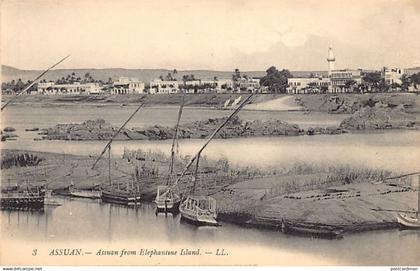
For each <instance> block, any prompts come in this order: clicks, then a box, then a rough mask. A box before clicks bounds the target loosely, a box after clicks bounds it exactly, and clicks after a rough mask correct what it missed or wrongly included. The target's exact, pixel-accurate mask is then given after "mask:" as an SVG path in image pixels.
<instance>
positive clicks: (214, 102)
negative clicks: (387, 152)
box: [2, 93, 420, 114]
mask: <svg viewBox="0 0 420 271" xmlns="http://www.w3.org/2000/svg"><path fill="white" fill-rule="evenodd" d="M247 95H249V94H246V93H241V94H228V93H217V94H187V95H185V106H192V107H205V108H206V107H207V108H213V107H214V108H223V107H224V105H225V103H226V101H227V100H230V101H233V100H234V99H237V98H239V97H240V96H242V98H244V97H246V96H247ZM182 96H183V94H165V95H145V94H138V95H105V94H104V95H21V96H19V97H17V98H16V100H15V101H14V102H13V103H12V104H11V105H14V104H30V105H35V104H37V105H43V106H55V105H57V104H92V105H95V104H97V105H115V104H118V105H130V104H139V103H142V102H145V103H146V105H147V106H167V105H174V106H178V105H179V104H180V102H181V97H182ZM11 97H12V96H11V95H3V96H2V101H3V102H5V101H7V100H9V99H10V98H11ZM377 102H380V103H383V104H387V105H390V106H399V105H401V106H403V107H404V108H405V109H406V110H407V112H408V113H420V96H419V95H416V94H411V93H375V94H373V93H372V94H371V93H367V94H305V95H303V94H297V95H288V94H255V95H254V97H253V98H252V100H251V101H250V104H249V105H248V106H247V107H246V108H245V109H247V110H271V111H278V110H303V111H309V112H325V113H330V114H353V113H354V112H356V111H357V110H358V109H359V108H361V107H365V106H368V105H372V104H373V105H374V104H375V103H377Z"/></svg>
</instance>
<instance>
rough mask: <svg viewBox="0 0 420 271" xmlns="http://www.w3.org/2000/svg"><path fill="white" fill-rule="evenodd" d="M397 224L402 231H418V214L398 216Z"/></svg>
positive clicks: (419, 220)
mask: <svg viewBox="0 0 420 271" xmlns="http://www.w3.org/2000/svg"><path fill="white" fill-rule="evenodd" d="M397 222H398V225H399V226H400V228H402V229H413V230H420V218H419V215H418V213H417V214H412V215H411V216H410V215H409V214H406V213H404V214H398V216H397Z"/></svg>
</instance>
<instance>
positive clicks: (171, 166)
mask: <svg viewBox="0 0 420 271" xmlns="http://www.w3.org/2000/svg"><path fill="white" fill-rule="evenodd" d="M184 99H185V94H184V95H182V100H181V106H180V107H179V111H178V120H177V122H176V125H175V132H174V137H173V140H172V147H171V162H170V164H169V178H168V180H167V181H166V185H170V184H171V183H172V178H173V172H174V160H175V144H177V140H178V128H179V121H180V120H181V115H182V109H183V108H184Z"/></svg>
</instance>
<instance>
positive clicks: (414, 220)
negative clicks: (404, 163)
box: [397, 173, 420, 230]
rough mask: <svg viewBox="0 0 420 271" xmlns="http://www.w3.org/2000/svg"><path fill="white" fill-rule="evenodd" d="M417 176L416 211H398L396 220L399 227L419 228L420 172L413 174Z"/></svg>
mask: <svg viewBox="0 0 420 271" xmlns="http://www.w3.org/2000/svg"><path fill="white" fill-rule="evenodd" d="M414 176H417V178H418V184H417V211H413V212H411V211H410V212H405V213H398V215H397V222H398V225H399V227H400V228H401V229H411V230H420V174H418V173H417V174H414Z"/></svg>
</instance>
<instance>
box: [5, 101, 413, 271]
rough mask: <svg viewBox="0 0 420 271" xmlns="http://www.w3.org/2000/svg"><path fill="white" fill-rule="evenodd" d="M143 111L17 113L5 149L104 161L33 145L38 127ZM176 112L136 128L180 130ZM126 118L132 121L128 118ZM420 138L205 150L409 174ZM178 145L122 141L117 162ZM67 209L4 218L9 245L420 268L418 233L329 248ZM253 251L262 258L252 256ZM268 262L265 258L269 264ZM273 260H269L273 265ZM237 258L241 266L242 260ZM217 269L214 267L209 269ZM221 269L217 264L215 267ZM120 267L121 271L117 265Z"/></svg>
mask: <svg viewBox="0 0 420 271" xmlns="http://www.w3.org/2000/svg"><path fill="white" fill-rule="evenodd" d="M133 109H134V107H131V106H130V107H119V106H110V107H95V106H79V105H77V106H64V107H37V108H35V109H34V108H31V107H29V106H11V107H9V108H8V110H6V112H5V114H3V116H2V127H5V126H13V127H15V128H16V129H17V134H18V135H19V136H20V137H19V138H18V140H16V141H8V142H2V143H1V148H2V149H6V148H7V149H23V150H36V151H50V152H57V153H68V154H84V155H97V154H98V153H99V152H100V151H101V149H102V148H103V147H104V144H105V142H103V141H90V142H86V141H85V142H83V141H81V142H75V141H72V142H70V141H33V138H35V137H37V134H36V133H33V132H25V131H24V129H25V128H30V127H50V126H53V125H55V124H56V123H60V122H61V123H67V122H70V121H73V122H80V121H84V120H87V119H93V118H98V117H101V118H104V119H106V120H108V121H110V122H111V123H112V124H114V125H119V124H120V123H121V122H123V121H124V118H126V116H128V115H129V114H130V112H131V111H132V110H133ZM176 111H177V108H176V107H165V108H145V109H144V110H143V111H140V112H139V115H138V116H136V118H135V119H134V120H133V122H132V123H131V124H130V126H144V125H150V124H156V123H159V124H163V125H172V124H173V122H174V121H175V118H176ZM122 112H123V113H124V114H125V115H124V114H123V113H122ZM227 114H228V112H227V111H219V110H212V109H192V108H187V109H186V110H185V111H184V116H185V118H184V120H183V121H184V122H189V121H194V120H199V119H206V118H209V117H220V116H225V115H227ZM240 117H242V118H244V119H269V118H278V119H282V120H286V121H289V122H294V123H298V124H299V125H301V126H302V127H309V126H330V125H337V124H338V123H339V122H340V120H341V119H342V118H343V116H331V115H326V114H315V115H312V114H311V115H304V114H303V113H302V112H260V111H243V112H241V115H240ZM419 135H420V133H419V132H417V131H392V132H386V133H379V132H378V133H370V134H368V133H358V134H353V133H352V134H342V135H334V136H331V135H321V136H299V137H276V138H274V137H273V138H242V139H228V140H222V139H220V140H214V141H212V143H211V144H210V145H209V146H208V148H207V149H206V152H205V154H206V155H207V156H209V157H210V158H219V157H222V156H223V157H226V158H228V159H230V160H231V161H232V163H234V164H238V165H256V166H275V167H286V166H288V165H290V164H293V163H302V162H304V163H313V164H340V165H352V166H368V167H374V168H382V169H389V170H394V171H397V172H400V171H416V170H418V169H419V168H418V161H420V154H419V147H420V136H419ZM202 143H203V140H181V141H180V152H181V153H182V154H193V153H194V152H195V151H196V150H197V149H198V148H199V147H200V146H201V144H202ZM170 144H171V142H170V141H153V142H151V141H126V142H124V141H121V142H114V143H113V148H112V151H113V155H115V156H120V155H121V154H122V152H123V150H124V148H130V149H137V148H142V149H146V150H147V149H152V150H161V151H164V152H167V153H169V149H170ZM56 200H57V201H58V202H60V203H61V204H62V206H59V207H47V208H46V210H45V211H44V212H42V213H39V212H23V211H1V212H0V214H1V237H2V240H6V241H7V240H9V241H10V242H13V243H14V244H24V243H26V242H28V240H30V241H31V242H35V243H38V244H41V243H42V244H63V243H64V244H68V243H74V242H76V243H77V242H79V243H85V242H100V243H101V244H104V246H106V245H107V244H108V245H109V244H111V245H116V244H121V243H122V242H123V243H128V244H132V245H137V246H138V245H139V244H149V245H150V244H160V246H163V247H171V246H176V245H179V244H185V246H189V247H191V248H202V249H206V248H209V247H216V246H220V247H222V248H227V249H228V250H229V251H230V253H231V255H236V257H240V258H241V259H242V260H232V261H227V260H226V261H225V260H220V259H218V263H225V264H233V263H271V264H281V265H295V264H296V265H306V264H309V265H318V264H334V265H335V264H343V265H419V264H420V260H419V258H418V251H420V234H419V233H418V232H417V233H416V232H412V231H398V230H387V231H375V232H368V233H362V234H353V235H346V236H345V237H344V239H341V240H321V239H311V238H305V237H296V236H288V235H284V234H281V233H279V232H274V231H267V230H261V229H248V228H243V227H239V226H236V225H232V224H229V223H225V224H223V226H222V227H218V228H209V227H194V226H191V225H189V224H185V223H183V222H182V221H179V216H176V217H172V216H170V215H169V216H168V217H165V216H163V215H159V216H155V214H154V207H153V206H152V205H149V204H143V205H141V206H140V207H139V208H138V209H132V208H125V207H122V206H115V205H109V204H104V203H100V202H98V201H95V200H73V199H68V198H56ZM251 252H253V253H254V254H255V255H259V257H257V256H255V257H253V258H250V257H252V256H251V254H250V253H251ZM261 256H262V258H261ZM264 257H266V258H264ZM235 259H237V258H235ZM210 263H211V262H210ZM214 263H216V262H214ZM111 264H112V263H111Z"/></svg>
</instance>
